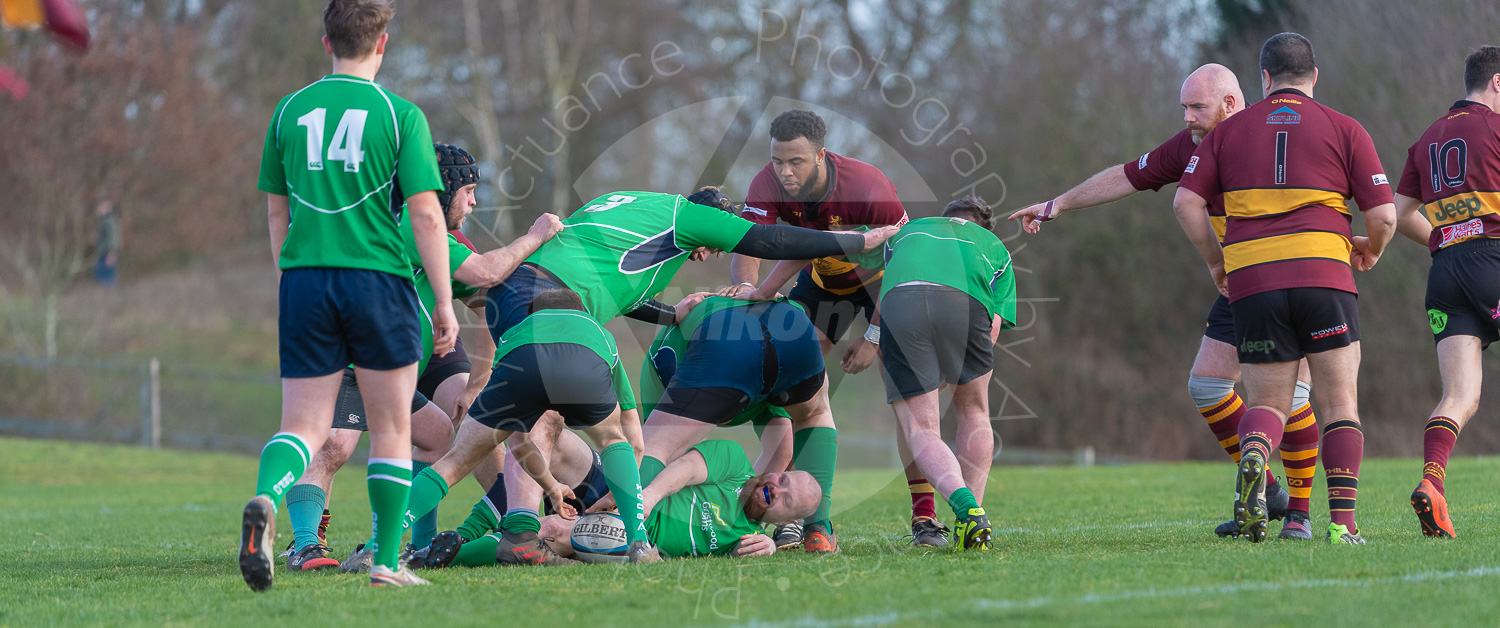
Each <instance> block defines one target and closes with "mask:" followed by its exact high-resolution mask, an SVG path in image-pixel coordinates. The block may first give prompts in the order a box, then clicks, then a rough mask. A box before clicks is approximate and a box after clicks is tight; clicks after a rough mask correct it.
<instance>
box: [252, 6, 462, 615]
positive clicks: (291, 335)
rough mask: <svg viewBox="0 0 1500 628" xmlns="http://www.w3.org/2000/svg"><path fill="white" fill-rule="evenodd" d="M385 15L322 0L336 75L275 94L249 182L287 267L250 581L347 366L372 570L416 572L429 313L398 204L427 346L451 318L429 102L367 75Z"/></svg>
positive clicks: (452, 332) (446, 339)
mask: <svg viewBox="0 0 1500 628" xmlns="http://www.w3.org/2000/svg"><path fill="white" fill-rule="evenodd" d="M394 13H395V10H394V9H393V8H392V6H391V4H390V2H389V1H388V0H333V1H332V2H329V3H328V6H327V7H326V9H325V10H324V12H323V25H324V29H325V31H326V33H327V35H326V36H325V37H324V38H323V46H324V49H325V50H326V51H327V52H328V53H329V55H331V56H332V57H333V74H331V75H329V76H326V77H324V78H322V79H320V80H318V81H316V82H314V83H312V84H311V85H308V86H306V87H304V88H302V89H299V90H297V91H296V92H294V93H293V94H291V95H289V96H287V97H285V98H283V99H282V100H281V102H280V103H278V104H277V106H276V110H275V113H274V114H273V115H272V118H271V123H270V125H269V128H268V130H267V132H266V141H265V149H264V151H263V153H262V156H261V168H260V181H259V184H258V187H259V188H260V189H261V190H262V191H264V192H266V194H267V218H268V223H269V227H270V234H271V251H272V254H273V256H274V257H275V258H276V262H277V267H278V268H279V269H280V270H281V271H282V272H281V276H280V283H281V286H280V291H281V296H280V304H281V305H280V316H279V327H280V333H279V340H280V354H281V377H282V417H281V431H280V432H278V433H277V434H276V435H275V436H273V437H271V440H270V441H269V442H268V443H266V447H265V449H264V450H262V452H261V458H260V471H259V474H258V478H257V482H256V489H255V497H254V498H252V499H251V500H250V502H249V503H248V504H246V506H245V510H244V515H243V518H242V524H241V537H240V554H239V564H240V573H241V575H243V576H244V578H245V582H246V584H248V585H250V588H251V589H252V590H256V591H264V590H266V589H269V588H270V587H271V582H272V579H273V565H274V560H273V558H272V555H273V553H274V551H275V550H273V549H272V547H271V543H272V541H273V539H274V538H275V535H276V533H275V523H276V507H277V504H278V503H279V502H280V501H281V498H282V496H283V495H284V494H285V492H286V490H287V489H289V488H290V487H291V486H292V485H293V484H294V483H296V481H297V478H298V477H299V476H301V475H302V473H303V472H304V471H305V470H306V468H307V465H308V463H309V461H310V460H311V459H312V454H313V452H314V451H317V450H318V449H319V448H320V447H322V445H323V441H324V439H325V438H327V436H328V430H329V427H330V424H331V423H332V419H333V411H334V405H335V402H336V399H337V396H338V389H339V385H340V380H341V377H340V373H341V372H342V371H343V370H344V368H345V367H346V366H348V365H350V364H353V365H354V369H355V375H356V378H357V379H358V380H359V381H361V382H363V384H364V386H362V388H363V389H364V392H365V393H366V399H365V401H366V402H367V404H366V405H367V409H368V410H369V413H368V416H367V417H366V419H367V421H368V423H369V426H370V432H371V433H370V436H371V438H370V460H369V466H368V483H369V491H370V507H371V510H372V519H373V523H374V528H375V541H376V542H375V543H373V544H372V546H371V549H372V552H373V559H374V563H375V566H374V568H373V569H372V570H371V572H370V583H371V584H372V585H383V586H406V585H411V584H422V580H421V579H420V578H417V577H415V576H413V575H412V574H411V572H409V571H407V570H404V569H400V568H399V565H398V563H397V552H398V550H399V549H400V548H399V545H400V539H401V534H402V528H401V526H399V525H397V524H399V523H400V522H401V519H402V515H403V513H404V512H405V511H406V504H407V498H408V493H409V490H410V486H411V477H412V475H411V433H410V432H411V425H410V420H411V414H410V410H409V408H408V404H409V402H410V400H411V398H412V393H413V391H414V390H415V389H416V382H417V363H418V361H419V360H420V359H421V357H422V343H421V330H420V328H421V326H422V325H423V324H424V321H421V320H420V314H419V313H418V312H419V307H420V306H419V305H418V303H417V296H416V291H415V290H413V289H412V288H413V287H412V277H411V265H410V264H409V263H407V261H406V256H405V245H404V242H403V238H402V235H401V233H402V227H401V224H402V219H403V217H404V216H405V215H406V213H407V212H408V211H409V212H410V213H411V219H410V220H411V230H412V231H413V234H414V239H415V242H416V246H417V250H418V252H419V253H420V257H421V259H422V266H423V267H425V268H427V269H428V273H427V275H428V276H427V280H428V281H429V282H430V284H431V287H432V291H433V294H434V295H435V297H436V299H435V303H436V305H435V306H434V309H433V310H432V312H431V315H432V316H431V318H432V327H433V334H434V340H433V345H434V348H435V349H436V352H437V353H439V354H443V353H447V352H448V351H449V350H451V349H452V348H453V345H454V339H455V338H456V337H457V334H458V322H457V319H456V318H455V317H454V314H453V304H452V287H451V286H450V285H449V278H448V273H449V270H448V250H447V248H446V247H445V246H444V239H445V238H444V234H443V216H442V214H443V211H442V207H440V206H439V205H438V200H437V194H436V191H437V190H440V189H442V187H443V185H442V180H441V178H440V177H439V174H438V168H437V161H436V159H434V158H433V153H432V134H431V132H430V131H429V130H428V128H427V119H426V116H424V115H423V114H422V111H421V110H420V109H418V108H417V107H416V106H415V105H413V104H411V103H410V102H408V101H406V100H404V99H402V98H400V97H399V96H396V95H395V94H392V93H390V92H389V91H387V90H386V89H385V88H383V87H381V86H380V85H379V84H378V83H376V82H375V80H374V79H375V74H376V72H377V71H379V69H380V65H381V61H382V60H383V59H384V55H385V46H386V42H387V39H388V35H387V34H386V32H385V30H386V24H387V23H388V22H389V21H390V18H391V16H392V15H393V14H394ZM293 225H295V228H293Z"/></svg>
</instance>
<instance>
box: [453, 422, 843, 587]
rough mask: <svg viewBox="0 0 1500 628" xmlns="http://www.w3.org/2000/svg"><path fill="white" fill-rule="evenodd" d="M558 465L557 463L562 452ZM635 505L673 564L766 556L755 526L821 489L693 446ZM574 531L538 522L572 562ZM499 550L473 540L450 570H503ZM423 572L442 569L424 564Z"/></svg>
mask: <svg viewBox="0 0 1500 628" xmlns="http://www.w3.org/2000/svg"><path fill="white" fill-rule="evenodd" d="M558 457H559V458H561V457H563V453H562V452H561V451H559V452H558ZM641 498H642V500H643V503H644V505H645V507H646V509H647V512H649V513H650V515H649V516H648V517H647V518H646V533H647V536H648V537H649V538H650V539H651V542H652V543H653V544H655V545H656V547H657V548H659V549H660V550H661V553H662V554H664V555H667V556H674V557H688V556H743V557H750V556H770V555H771V554H773V553H775V552H776V544H775V543H774V542H772V540H771V538H770V537H768V536H766V535H765V534H764V533H763V532H762V526H763V525H765V524H776V523H781V522H786V521H796V520H798V519H802V518H804V517H808V516H811V515H812V513H813V511H815V510H817V508H818V507H819V504H820V503H821V502H822V501H823V495H822V489H820V488H819V487H818V482H817V480H815V479H813V477H812V475H811V474H808V473H807V472H805V471H787V472H781V473H766V474H761V475H756V473H755V470H754V468H753V466H752V465H751V464H750V458H749V457H748V456H746V455H745V450H744V448H742V447H740V445H739V443H736V442H734V441H729V440H707V441H704V442H702V443H699V444H698V445H695V446H693V447H692V448H691V449H690V450H688V452H687V453H686V454H684V455H682V456H680V457H678V458H677V459H676V460H673V461H672V463H671V464H669V465H667V466H666V468H665V469H662V471H661V473H659V474H657V476H656V478H655V479H653V480H652V481H651V484H650V485H648V486H647V487H646V488H645V490H643V491H642V492H641ZM573 523H574V521H573V520H571V519H568V518H565V517H561V516H558V515H551V516H548V517H546V518H545V519H543V520H542V521H541V534H542V536H543V537H545V538H546V541H547V543H546V545H547V547H548V550H547V551H548V552H553V553H555V555H557V556H560V557H567V556H572V555H573V545H572V533H573ZM448 534H450V533H447V532H444V533H443V535H439V536H444V535H448ZM504 545H505V543H504V541H503V540H502V539H501V538H500V536H499V535H494V534H490V535H486V536H483V537H480V538H479V539H477V540H474V541H471V542H468V543H464V544H463V546H462V547H461V548H459V549H458V550H457V552H455V553H453V556H454V558H453V559H452V564H457V565H464V566H468V567H482V566H486V565H494V564H497V563H498V564H508V563H509V562H510V561H509V560H508V558H507V556H506V551H505V549H504ZM562 560H565V561H567V562H568V563H572V562H574V561H572V560H571V559H567V558H563V559H562ZM425 566H427V567H434V568H435V567H443V566H446V563H440V562H437V561H429V562H428V563H427V564H426V565H425Z"/></svg>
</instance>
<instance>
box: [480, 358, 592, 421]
mask: <svg viewBox="0 0 1500 628" xmlns="http://www.w3.org/2000/svg"><path fill="white" fill-rule="evenodd" d="M617 407H619V397H617V396H616V395H615V387H614V377H613V376H612V375H611V373H610V370H609V365H608V364H606V363H605V362H604V358H601V357H599V354H597V353H594V352H593V351H592V350H590V349H589V348H587V347H585V346H583V345H575V344H572V343H562V342H558V343H541V344H528V345H521V346H520V347H517V348H516V349H515V350H513V351H511V352H510V353H507V354H505V357H504V358H501V359H500V361H499V362H498V363H496V364H495V370H494V372H493V373H491V374H490V382H489V384H487V385H486V386H485V387H484V392H481V393H479V398H478V399H475V400H474V406H473V407H471V408H469V418H471V419H474V420H475V421H478V422H479V423H480V424H481V425H484V426H486V427H490V428H493V429H497V430H510V431H512V432H530V431H531V428H532V426H534V425H536V422H537V420H538V419H540V418H542V414H543V413H545V412H546V411H548V410H556V411H557V413H558V414H561V415H562V417H563V422H564V424H566V425H567V426H568V427H571V428H573V429H582V428H585V427H593V426H595V425H598V424H599V423H600V422H602V421H603V420H605V419H607V418H609V415H610V414H611V413H613V412H614V411H615V408H617Z"/></svg>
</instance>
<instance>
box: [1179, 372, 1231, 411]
mask: <svg viewBox="0 0 1500 628" xmlns="http://www.w3.org/2000/svg"><path fill="white" fill-rule="evenodd" d="M1234 383H1235V382H1234V380H1232V379H1224V378H1222V377H1202V376H1199V375H1190V376H1188V396H1190V397H1192V398H1193V405H1195V406H1197V407H1198V408H1212V407H1214V406H1216V405H1219V403H1220V402H1222V401H1224V398H1225V397H1228V396H1229V394H1230V393H1233V392H1234Z"/></svg>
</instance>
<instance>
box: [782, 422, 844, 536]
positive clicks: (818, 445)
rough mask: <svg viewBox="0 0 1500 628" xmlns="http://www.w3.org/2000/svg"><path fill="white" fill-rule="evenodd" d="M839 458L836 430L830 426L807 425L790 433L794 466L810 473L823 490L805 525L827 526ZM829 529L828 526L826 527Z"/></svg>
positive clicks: (837, 433)
mask: <svg viewBox="0 0 1500 628" xmlns="http://www.w3.org/2000/svg"><path fill="white" fill-rule="evenodd" d="M838 459H839V431H838V430H836V429H833V428H831V427H809V428H804V429H800V430H797V432H796V433H795V434H792V460H795V461H796V463H795V464H796V465H797V468H798V469H801V470H803V471H806V472H808V473H810V474H812V476H813V479H815V480H817V481H818V487H819V488H822V489H823V500H822V501H820V502H818V509H817V510H816V511H814V512H813V514H812V516H811V517H808V518H807V523H808V525H817V524H822V525H829V521H828V511H829V509H831V508H832V507H833V469H834V467H835V466H836V465H837V464H838ZM830 529H831V528H830Z"/></svg>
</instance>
